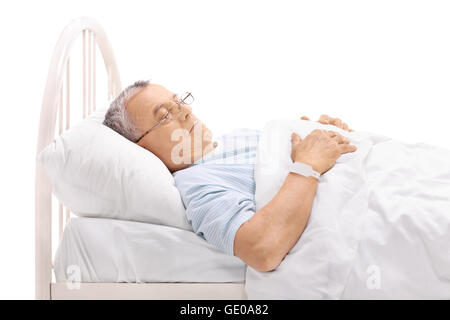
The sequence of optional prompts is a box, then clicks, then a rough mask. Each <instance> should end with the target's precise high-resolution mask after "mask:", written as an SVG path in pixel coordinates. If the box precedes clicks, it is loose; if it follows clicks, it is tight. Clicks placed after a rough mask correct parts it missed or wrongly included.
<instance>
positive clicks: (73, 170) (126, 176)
mask: <svg viewBox="0 0 450 320" xmlns="http://www.w3.org/2000/svg"><path fill="white" fill-rule="evenodd" d="M104 116H105V111H104V110H101V111H96V112H94V113H93V114H92V115H91V116H90V117H88V118H86V119H85V120H83V121H81V122H79V123H78V124H76V125H75V126H73V127H72V128H70V129H69V130H68V131H66V132H64V133H63V134H62V135H61V136H59V137H57V138H56V139H55V140H54V141H53V142H52V143H51V144H50V145H48V146H47V147H45V148H44V150H43V151H42V152H41V153H40V154H39V156H38V163H40V164H41V165H42V166H43V168H44V170H45V171H46V172H47V174H48V176H49V177H50V179H51V181H52V184H53V193H54V194H55V196H56V197H57V198H58V199H59V200H61V202H62V203H64V205H65V206H67V207H68V208H70V209H71V210H72V211H73V212H74V213H75V214H77V215H79V216H84V217H101V218H114V219H122V220H134V221H140V222H148V223H154V224H162V225H168V226H172V227H178V228H181V229H186V230H192V227H191V225H190V224H189V222H188V221H187V219H186V215H185V209H184V206H183V202H182V200H181V196H180V193H179V192H178V189H177V188H176V187H175V184H174V179H173V176H172V174H171V173H170V171H169V170H168V169H167V167H166V166H165V165H164V164H163V162H162V161H161V160H160V159H159V158H158V157H156V156H155V155H154V154H152V153H151V152H149V151H147V150H145V149H144V148H142V147H140V146H138V145H136V144H134V143H132V142H131V141H129V140H127V139H126V138H124V137H122V136H121V135H120V134H118V133H116V132H115V131H114V130H112V129H110V128H108V127H106V126H105V125H103V124H102V122H103V119H104Z"/></svg>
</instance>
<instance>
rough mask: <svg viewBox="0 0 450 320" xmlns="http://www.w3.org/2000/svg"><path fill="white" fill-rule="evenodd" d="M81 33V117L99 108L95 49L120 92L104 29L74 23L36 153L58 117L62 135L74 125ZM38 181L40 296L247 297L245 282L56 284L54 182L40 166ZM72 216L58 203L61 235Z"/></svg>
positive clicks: (63, 40) (56, 55) (56, 60)
mask: <svg viewBox="0 0 450 320" xmlns="http://www.w3.org/2000/svg"><path fill="white" fill-rule="evenodd" d="M80 35H82V37H83V38H82V41H83V42H82V44H83V50H82V54H83V56H82V62H83V63H82V69H83V70H82V82H83V83H82V92H83V97H82V98H83V100H82V101H83V103H82V104H83V110H82V115H83V118H85V117H86V116H87V115H89V114H90V113H91V112H93V111H95V109H96V81H97V79H96V49H97V47H98V49H99V50H100V53H101V56H102V57H103V60H104V63H105V67H106V74H107V78H108V100H109V101H111V100H112V99H114V98H115V97H116V96H117V95H118V94H119V93H120V91H121V83H120V75H119V71H118V69H117V65H116V61H115V58H114V53H113V50H112V47H111V45H110V43H109V41H108V38H107V36H106V33H105V32H104V30H103V29H102V28H101V27H100V25H99V24H98V23H97V22H96V21H95V20H93V19H91V18H86V17H83V18H79V19H76V20H73V21H72V22H70V23H69V25H68V26H67V27H66V28H65V29H64V31H63V32H62V34H61V36H60V38H59V40H58V43H57V45H56V47H55V50H54V52H53V57H52V61H51V63H50V70H49V73H48V78H47V83H46V87H45V92H44V98H43V103H42V109H41V115H40V122H39V132H38V145H37V155H38V154H39V153H40V152H41V151H42V150H43V149H44V148H45V147H46V146H47V145H48V144H50V143H51V142H52V141H53V139H54V137H55V128H56V121H57V115H58V123H59V131H58V134H59V135H61V134H62V132H63V131H64V130H67V129H69V128H70V100H71V99H70V55H71V51H72V47H73V46H74V42H75V40H76V39H77V38H78V37H79V36H80ZM64 88H66V90H65V91H64ZM64 92H65V93H66V94H65V97H64ZM64 98H65V99H64ZM64 100H65V101H64ZM64 102H65V103H64ZM64 113H65V114H66V116H65V117H64ZM64 119H65V125H64V124H63V121H64ZM35 179H36V181H35V206H36V212H35V264H36V266H35V267H36V269H35V272H36V299H55V300H57V299H230V300H231V299H233V300H240V299H246V294H245V290H244V283H80V284H79V288H75V289H74V288H73V287H74V286H71V285H68V284H67V283H65V282H52V270H53V267H52V185H51V182H50V180H49V179H48V177H47V176H46V174H45V172H44V171H43V169H42V168H41V167H40V166H39V165H38V164H36V177H35ZM64 212H65V215H64ZM69 219H70V209H69V208H64V205H63V204H62V203H59V216H58V221H59V223H58V227H59V230H58V231H59V237H60V238H61V235H62V232H63V229H64V225H65V223H67V221H68V220H69Z"/></svg>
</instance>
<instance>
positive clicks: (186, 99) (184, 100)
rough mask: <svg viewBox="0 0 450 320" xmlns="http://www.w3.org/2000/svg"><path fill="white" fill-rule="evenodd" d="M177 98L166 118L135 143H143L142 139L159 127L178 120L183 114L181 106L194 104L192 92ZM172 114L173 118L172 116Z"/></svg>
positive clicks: (165, 115) (168, 110)
mask: <svg viewBox="0 0 450 320" xmlns="http://www.w3.org/2000/svg"><path fill="white" fill-rule="evenodd" d="M176 97H177V101H176V102H175V103H174V104H172V105H171V106H170V107H169V108H168V109H167V112H166V113H165V114H164V116H163V117H162V118H161V119H160V120H159V121H158V122H157V123H156V124H155V125H154V126H153V127H151V128H150V129H148V130H147V131H145V133H144V134H143V135H141V136H140V137H139V139H137V140H136V141H135V143H138V142H139V141H141V140H142V138H144V137H145V136H146V135H147V134H149V133H150V131H152V130H154V129H155V128H156V127H158V126H159V125H161V124H166V123H168V122H170V121H171V120H176V119H178V117H179V116H180V114H181V112H180V111H181V104H186V105H190V104H192V102H194V96H193V95H192V93H190V92H185V93H183V94H181V95H177V96H176ZM175 105H176V106H177V108H176V109H175V111H174V110H173V108H174V107H175ZM170 114H172V117H171V116H170ZM173 116H175V117H173Z"/></svg>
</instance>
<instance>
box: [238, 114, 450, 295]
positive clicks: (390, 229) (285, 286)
mask: <svg viewBox="0 0 450 320" xmlns="http://www.w3.org/2000/svg"><path fill="white" fill-rule="evenodd" d="M316 128H319V129H326V130H334V131H337V132H339V133H340V134H342V135H344V136H346V137H348V138H350V143H351V144H354V145H356V146H357V147H358V150H357V151H356V152H354V153H349V154H344V155H342V156H341V157H340V158H339V159H338V160H337V162H336V164H335V166H334V167H333V168H332V169H330V170H329V171H328V172H327V173H325V174H324V175H322V176H321V178H320V180H319V185H318V188H317V193H316V196H315V199H314V202H313V207H312V211H311V216H310V219H309V221H308V224H307V227H306V229H305V230H304V232H303V234H302V236H301V237H300V239H299V241H298V242H297V244H296V245H295V246H294V247H293V248H292V250H291V251H290V252H289V254H288V255H287V256H286V257H285V259H284V260H283V261H282V262H281V264H280V265H279V267H278V268H277V269H276V270H274V271H272V272H267V273H261V272H258V271H256V270H254V269H252V268H250V267H248V268H247V274H246V291H247V295H248V297H249V299H416V298H425V299H428V298H437V299H441V298H446V299H449V298H450V150H447V149H443V148H439V147H436V146H432V145H428V144H424V143H417V144H406V143H402V142H399V141H396V140H393V139H389V138H387V137H384V136H380V135H376V134H372V133H369V132H352V133H350V132H346V131H343V130H341V129H339V128H336V127H334V126H331V125H322V124H319V123H317V122H312V121H305V120H274V121H271V122H269V123H268V124H267V125H266V127H265V128H264V130H263V132H262V136H261V138H260V144H259V150H258V157H257V163H256V166H255V181H256V194H255V201H256V206H257V208H258V209H259V208H261V207H262V206H264V205H265V204H266V203H267V202H269V201H270V200H271V199H272V198H273V196H274V195H275V194H276V193H277V192H278V190H279V189H280V187H281V185H282V183H283V181H284V178H285V177H286V175H287V174H288V165H289V163H290V161H291V160H290V152H291V142H290V135H291V133H292V132H293V131H295V132H297V133H298V134H299V135H300V136H301V137H302V138H305V137H306V136H307V135H308V134H309V133H310V132H311V131H312V130H314V129H316Z"/></svg>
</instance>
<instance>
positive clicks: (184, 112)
mask: <svg viewBox="0 0 450 320" xmlns="http://www.w3.org/2000/svg"><path fill="white" fill-rule="evenodd" d="M180 108H181V110H180V113H181V115H180V119H181V120H186V119H187V118H188V117H189V115H190V114H191V113H192V107H191V106H189V105H187V104H181V105H180Z"/></svg>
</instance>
